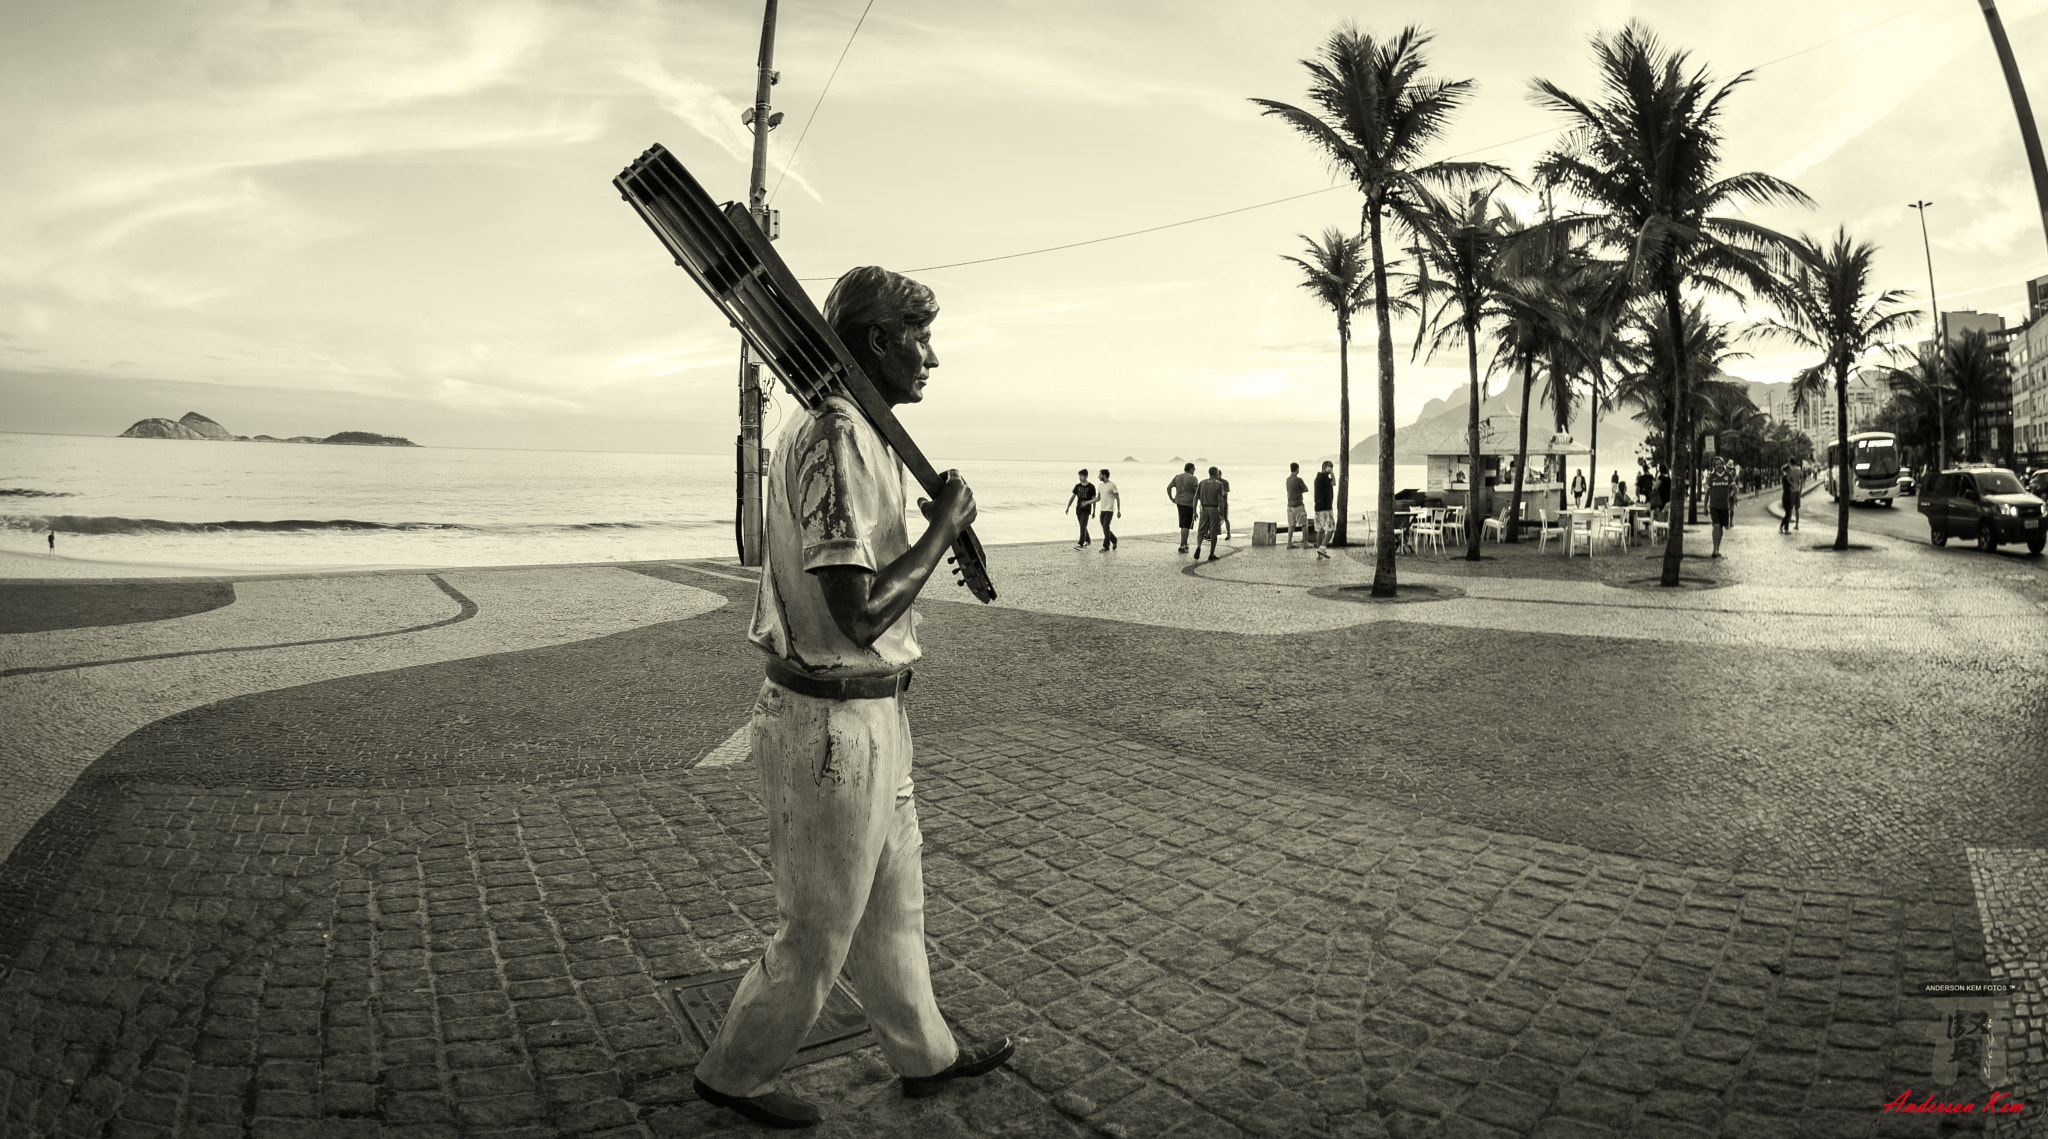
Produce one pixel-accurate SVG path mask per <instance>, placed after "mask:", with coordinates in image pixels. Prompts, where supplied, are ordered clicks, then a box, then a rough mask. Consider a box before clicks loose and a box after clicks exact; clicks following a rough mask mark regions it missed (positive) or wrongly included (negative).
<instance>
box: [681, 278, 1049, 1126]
mask: <svg viewBox="0 0 2048 1139" xmlns="http://www.w3.org/2000/svg"><path fill="white" fill-rule="evenodd" d="M938 311H939V307H938V301H937V299H936V298H935V297H933V295H932V291H931V290H930V289H928V288H926V287H925V286H923V285H920V284H918V283H917V282H915V281H912V280H910V279H909V278H907V277H903V276H900V275H898V274H896V273H891V272H889V271H888V270H886V269H882V268H879V267H876V266H872V265H871V266H865V267H863V268H859V269H854V270H851V271H850V272H848V273H847V274H846V275H845V276H843V277H841V278H840V279H839V282H838V284H836V285H834V286H833V287H832V292H831V294H830V295H829V296H827V297H826V298H825V319H826V321H828V322H829V323H830V324H831V326H832V328H833V331H835V332H837V333H838V335H839V338H840V339H841V340H842V341H844V342H845V344H846V346H847V348H848V350H849V351H851V353H852V354H853V357H854V360H855V362H856V363H858V364H859V365H860V366H861V369H862V371H863V372H865V373H866V374H867V375H868V376H869V378H871V379H872V380H873V382H874V385H875V388H876V389H877V391H878V392H879V393H880V394H881V396H882V398H883V399H885V400H887V401H888V402H889V404H891V405H892V406H893V405H899V404H905V403H916V402H919V401H920V400H922V399H923V398H924V389H925V385H926V383H927V379H928V376H929V374H930V372H931V370H932V369H933V368H936V367H938V364H939V360H938V357H937V356H936V355H934V354H933V353H932V349H931V326H932V321H933V319H934V318H935V317H937V315H938ZM774 457H775V462H774V463H773V465H771V466H770V467H769V470H768V479H767V496H766V497H767V502H766V509H765V511H764V514H765V521H766V527H765V531H766V533H765V541H764V542H763V543H762V545H763V549H764V551H765V554H764V557H763V559H762V566H761V589H760V595H759V597H758V598H757V599H756V600H755V604H754V619H753V623H752V625H751V627H750V629H749V631H748V634H747V638H748V640H750V641H752V642H753V643H754V644H755V645H756V646H757V647H759V648H760V649H761V650H762V652H763V653H764V654H766V658H767V660H766V666H767V673H768V676H767V679H766V680H765V681H764V682H763V684H762V685H761V692H760V696H759V697H758V698H757V699H756V700H755V703H754V711H753V720H752V723H751V725H750V727H749V735H748V742H749V745H750V748H751V750H752V752H753V757H754V766H755V767H756V769H757V770H758V773H759V775H760V780H761V797H762V805H763V806H764V807H765V808H766V810H765V811H764V812H763V816H764V817H763V823H764V824H765V826H766V829H767V832H768V833H767V838H768V857H769V862H770V864H771V865H772V867H773V871H774V877H775V908H776V914H777V917H778V918H779V921H780V927H779V928H778V929H777V930H776V932H775V937H774V939H773V940H771V941H770V942H769V943H768V946H767V948H766V950H765V951H764V952H763V953H762V956H761V958H760V960H758V961H756V962H755V963H754V966H753V968H752V969H750V970H749V971H748V972H747V975H746V976H745V977H744V978H743V979H742V980H741V981H740V983H739V989H738V991H737V992H735V993H734V994H733V999H732V1005H731V1008H730V1009H729V1010H728V1011H727V1013H726V1015H725V1020H724V1022H723V1023H722V1024H721V1025H720V1026H719V1030H718V1038H717V1039H716V1040H714V1041H712V1043H711V1047H710V1048H709V1049H708V1050H706V1052H705V1054H704V1058H703V1060H702V1061H701V1062H700V1063H698V1065H697V1069H696V1090H697V1096H698V1098H699V1099H702V1100H704V1101H705V1102H706V1103H710V1104H714V1105H716V1106H719V1107H725V1108H730V1109H732V1110H733V1111H736V1112H738V1113H740V1114H741V1115H743V1116H745V1117H746V1118H748V1119H750V1120H752V1121H754V1122H755V1123H759V1124H764V1125H766V1126H769V1127H806V1126H810V1125H812V1124H814V1123H816V1122H817V1121H818V1118H819V1112H818V1109H817V1108H816V1107H813V1106H812V1105H811V1104H808V1103H805V1102H804V1101H803V1100H800V1099H797V1098H796V1097H795V1096H792V1095H790V1094H788V1093H787V1092H783V1091H778V1090H777V1089H776V1087H775V1085H776V1082H777V1080H778V1079H779V1078H780V1076H781V1074H782V1069H783V1067H784V1066H785V1065H786V1064H788V1063H789V1061H790V1060H791V1059H792V1058H793V1057H795V1055H796V1052H797V1049H798V1048H799V1047H800V1046H801V1045H802V1044H803V1042H804V1038H805V1037H807V1036H808V1035H810V1032H811V1025H812V1023H813V1022H814V1021H816V1020H817V1018H818V1012H819V1010H820V1009H821V1008H822V1007H823V1005H824V1003H825V998H826V996H827V995H828V994H830V992H831V991H832V988H833V985H834V984H835V983H836V979H837V978H838V976H839V974H840V973H841V971H842V970H843V971H844V972H845V973H846V975H847V977H848V978H850V979H851V980H852V982H853V983H854V984H855V985H858V986H859V987H860V1002H861V1006H862V1009H863V1011H865V1012H866V1014H867V1020H868V1024H869V1026H870V1027H872V1028H873V1029H874V1034H875V1038H876V1041H877V1042H878V1043H879V1044H880V1045H881V1051H882V1056H883V1058H884V1059H885V1060H887V1061H888V1063H889V1065H890V1066H891V1067H892V1068H894V1069H895V1070H896V1073H897V1074H898V1075H899V1076H901V1077H902V1085H903V1093H904V1094H905V1095H908V1096H912V1097H923V1096H928V1095H931V1094H933V1093H934V1092H937V1091H939V1090H940V1089H941V1088H942V1087H943V1086H944V1085H945V1084H946V1083H948V1082H949V1081H951V1080H954V1079H956V1078H960V1077H966V1076H980V1075H984V1074H986V1073H988V1072H989V1071H991V1070H993V1069H994V1068H996V1067H997V1066H999V1065H1001V1064H1002V1063H1004V1062H1005V1061H1007V1060H1008V1059H1009V1058H1010V1055H1011V1053H1012V1052H1013V1051H1014V1050H1015V1044H1014V1042H1012V1041H1011V1040H1009V1039H1007V1038H1004V1039H999V1040H996V1041H994V1042H992V1043H988V1044H984V1045H982V1046H980V1047H976V1048H962V1047H961V1046H960V1045H959V1044H958V1043H957V1042H956V1041H955V1040H954V1038H953V1031H952V1029H951V1028H949V1027H948V1026H947V1024H946V1020H945V1018H944V1016H942V1015H941V1014H940V1012H939V1006H938V1002H937V1000H936V999H934V997H933V994H932V983H931V973H930V965H929V962H928V959H927V956H926V953H927V950H926V948H925V932H924V877H923V871H922V869H921V865H920V856H921V852H922V843H923V839H922V837H921V836H920V834H919V831H918V825H917V801H916V798H915V797H914V795H913V793H912V782H911V741H910V719H909V717H908V715H907V714H906V713H905V711H904V708H903V692H904V689H905V688H907V687H908V685H909V681H910V666H911V665H913V664H915V663H916V662H917V661H918V660H919V659H920V656H921V651H920V649H919V648H918V643H917V616H916V614H915V613H914V612H913V611H912V609H911V603H912V602H913V601H915V600H916V599H917V595H918V593H919V592H920V591H921V590H922V589H923V588H924V587H925V585H926V584H927V583H928V582H929V581H931V580H932V579H933V578H934V577H937V578H939V579H941V580H943V579H944V577H945V573H944V571H943V569H942V568H941V559H943V558H944V557H945V556H946V551H947V550H948V549H949V548H950V547H951V546H952V544H953V541H954V539H956V538H957V537H958V536H959V534H960V531H961V529H962V528H964V527H966V526H968V525H969V524H971V523H972V522H973V521H974V514H975V506H974V493H973V492H972V491H970V490H969V489H968V488H967V484H966V483H965V482H964V481H962V480H961V478H960V473H959V472H958V471H947V472H946V475H945V479H944V485H943V486H942V487H941V489H940V491H939V493H938V495H937V496H936V498H937V501H936V502H927V501H923V500H920V501H919V502H918V506H919V508H920V509H921V510H922V511H923V513H924V517H925V520H926V523H927V525H926V528H925V531H924V533H923V534H922V535H920V536H919V537H918V538H917V539H916V541H914V542H913V541H912V540H911V539H910V535H909V532H908V529H907V527H906V526H905V525H904V509H903V464H902V461H901V460H900V459H899V458H898V457H897V456H896V454H895V452H894V451H892V450H891V449H890V447H889V444H888V443H887V442H886V441H884V440H883V438H882V436H881V435H880V433H878V432H877V431H876V430H875V428H874V425H873V424H871V423H869V422H868V420H867V417H866V416H865V415H863V414H862V413H861V411H860V409H859V407H858V406H857V405H856V404H854V402H853V401H852V400H850V399H848V398H847V397H846V396H845V395H844V394H841V393H838V392H834V393H833V394H831V395H829V396H827V397H826V398H825V400H824V402H823V403H822V404H820V405H819V406H818V407H817V408H816V409H814V410H811V411H808V412H805V413H802V414H799V415H797V416H796V417H794V418H792V419H791V420H790V423H789V426H788V427H787V428H785V429H784V431H783V434H782V438H781V440H780V442H779V445H778V446H777V447H776V448H775V455H774Z"/></svg>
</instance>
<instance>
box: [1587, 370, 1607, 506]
mask: <svg viewBox="0 0 2048 1139" xmlns="http://www.w3.org/2000/svg"><path fill="white" fill-rule="evenodd" d="M1601 373H1602V369H1601V367H1600V365H1599V363H1598V362H1595V363H1594V365H1593V398H1592V399H1590V400H1588V401H1587V406H1586V414H1587V415H1589V416H1591V417H1592V419H1593V427H1592V432H1593V435H1592V439H1593V441H1592V442H1591V443H1588V444H1587V447H1588V448H1589V450H1588V451H1587V454H1586V501H1587V502H1591V501H1593V488H1595V487H1597V486H1599V485H1600V481H1599V480H1600V388H1601V386H1602V383H1603V381H1604V379H1605V377H1604V376H1603V375H1602V374H1601ZM1608 505H1609V506H1612V505H1614V504H1613V503H1611V502H1610V503H1608Z"/></svg>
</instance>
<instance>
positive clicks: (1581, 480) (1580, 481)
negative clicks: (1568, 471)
mask: <svg viewBox="0 0 2048 1139" xmlns="http://www.w3.org/2000/svg"><path fill="white" fill-rule="evenodd" d="M1585 504H1586V472H1584V471H1573V472H1572V507H1573V508H1574V509H1576V508H1578V507H1581V506H1584V505H1585Z"/></svg>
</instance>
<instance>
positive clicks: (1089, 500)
mask: <svg viewBox="0 0 2048 1139" xmlns="http://www.w3.org/2000/svg"><path fill="white" fill-rule="evenodd" d="M1069 509H1071V510H1073V512H1074V517H1076V518H1079V519H1080V520H1081V540H1080V541H1078V542H1075V543H1074V548H1075V549H1080V550H1085V549H1087V548H1088V547H1089V546H1092V545H1094V544H1095V542H1094V539H1092V538H1090V537H1089V536H1088V513H1089V512H1090V511H1092V510H1094V509H1095V484H1094V483H1092V482H1089V481H1088V468H1087V467H1082V468H1081V481H1080V482H1077V483H1075V484H1074V493H1072V494H1070V495H1068V496H1067V505H1066V506H1063V507H1061V508H1060V513H1061V514H1065V513H1066V512H1067V511H1068V510H1069ZM1108 524H1109V521H1108V519H1104V520H1103V525H1105V526H1107V525H1108Z"/></svg>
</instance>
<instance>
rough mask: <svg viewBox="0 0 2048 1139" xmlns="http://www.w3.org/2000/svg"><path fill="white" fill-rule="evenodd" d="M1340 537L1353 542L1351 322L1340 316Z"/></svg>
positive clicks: (1337, 542) (1341, 542)
mask: <svg viewBox="0 0 2048 1139" xmlns="http://www.w3.org/2000/svg"><path fill="white" fill-rule="evenodd" d="M1337 419H1338V423H1337V536H1336V539H1335V541H1334V542H1333V543H1332V545H1337V546H1345V545H1349V544H1350V543H1349V542H1347V541H1346V540H1345V539H1346V537H1347V534H1346V531H1345V529H1344V525H1345V523H1344V516H1345V513H1346V510H1347V508H1348V507H1349V506H1350V504H1351V321H1350V319H1349V318H1347V317H1343V316H1339V317H1338V318H1337Z"/></svg>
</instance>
